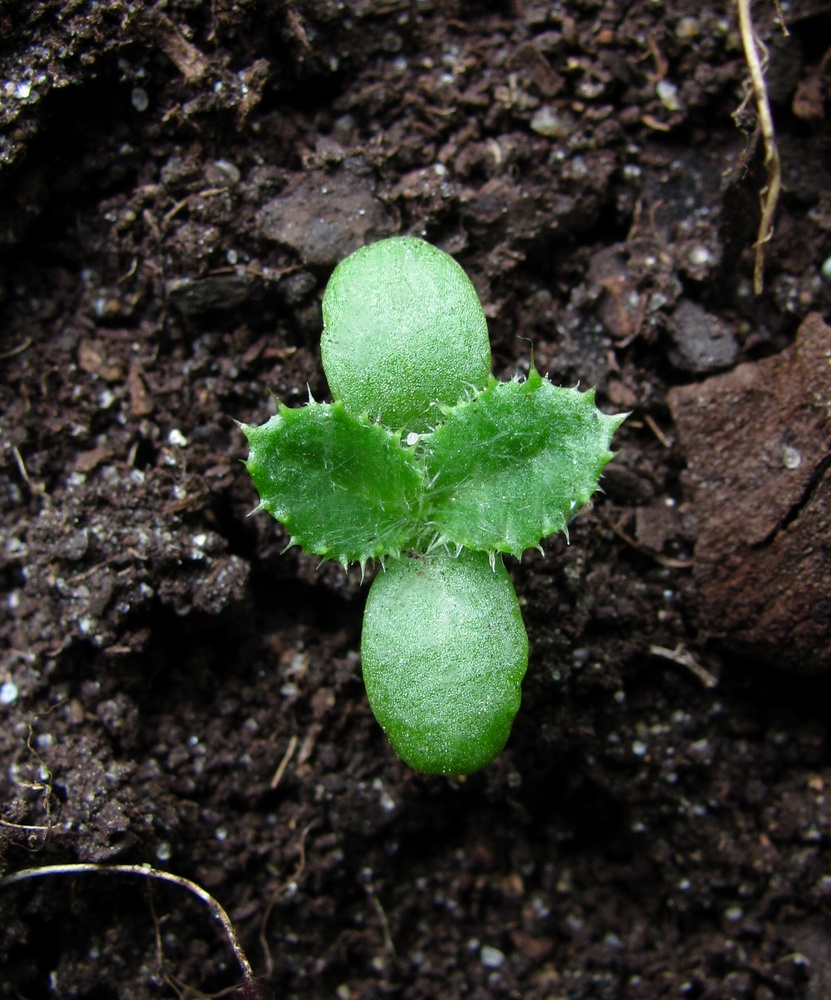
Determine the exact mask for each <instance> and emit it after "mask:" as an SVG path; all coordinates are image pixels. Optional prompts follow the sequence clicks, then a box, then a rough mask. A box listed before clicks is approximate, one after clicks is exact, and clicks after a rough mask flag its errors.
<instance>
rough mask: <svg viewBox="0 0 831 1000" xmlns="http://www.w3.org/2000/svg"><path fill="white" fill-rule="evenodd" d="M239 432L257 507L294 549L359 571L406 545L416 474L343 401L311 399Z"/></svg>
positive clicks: (387, 435) (393, 445) (384, 433)
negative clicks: (282, 530)
mask: <svg viewBox="0 0 831 1000" xmlns="http://www.w3.org/2000/svg"><path fill="white" fill-rule="evenodd" d="M242 429H243V431H244V433H245V435H246V437H247V438H248V441H249V444H250V446H251V451H250V454H249V457H248V462H247V463H246V468H247V469H248V471H249V472H250V473H251V476H252V478H253V479H254V484H255V485H256V487H257V491H258V492H259V494H260V501H261V506H262V507H264V508H265V509H266V510H267V511H268V512H269V514H271V515H272V516H273V517H275V518H277V520H278V521H281V522H282V523H283V524H284V525H285V526H286V528H287V529H288V531H289V533H290V534H291V536H292V543H293V544H297V545H300V546H302V547H303V549H305V550H306V551H307V552H313V553H315V554H317V555H320V556H325V557H326V558H329V559H337V560H339V561H340V562H342V563H344V564H347V563H349V562H351V561H353V560H356V561H358V562H360V563H361V565H362V566H363V565H365V564H366V561H367V560H368V559H372V558H375V557H378V556H384V555H389V554H392V553H397V552H399V551H400V550H401V549H402V548H403V547H405V546H407V545H409V544H411V539H412V536H413V534H414V526H415V525H416V523H417V517H418V514H419V501H420V497H421V494H422V472H421V470H420V469H419V467H418V466H417V465H416V463H415V462H414V460H413V458H412V456H411V453H410V452H409V451H406V450H405V449H404V448H402V447H401V445H400V443H399V441H398V438H397V437H396V436H395V435H394V434H392V433H391V432H390V431H389V430H387V429H386V428H385V427H382V426H380V425H379V424H374V423H371V422H370V421H369V420H368V419H367V418H366V417H365V416H364V417H356V416H353V415H351V414H349V413H347V412H346V410H345V409H344V407H343V404H342V403H333V404H331V405H330V404H327V403H315V402H311V403H309V404H308V405H307V406H304V407H302V408H301V409H296V410H292V409H289V408H288V407H286V406H283V405H281V406H280V409H279V412H278V414H277V415H276V416H274V417H272V418H271V420H269V421H268V422H267V423H265V424H262V425H261V426H259V427H251V426H246V425H243V426H242Z"/></svg>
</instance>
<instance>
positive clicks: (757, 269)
mask: <svg viewBox="0 0 831 1000" xmlns="http://www.w3.org/2000/svg"><path fill="white" fill-rule="evenodd" d="M736 7H737V9H738V13H739V33H740V34H741V39H742V47H743V48H744V57H745V60H746V61H747V68H748V70H749V71H750V84H751V87H752V88H753V98H754V100H755V102H756V117H757V119H758V121H759V130H760V131H761V133H762V142H763V144H764V147H765V169H766V170H767V175H768V182H767V185H766V186H765V187H763V188H762V190H761V191H760V192H759V200H760V202H761V210H762V214H761V218H760V219H759V231H758V233H757V235H756V244H755V251H756V252H755V257H754V262H753V291H754V293H755V294H756V295H761V294H762V290H763V288H764V282H765V244H766V243H767V242H768V241H769V240H770V238H771V236H773V216H774V214H775V212H776V204H777V202H778V201H779V193H780V191H781V189H782V167H781V164H780V162H779V149H778V147H777V145H776V135H775V133H774V128H773V116H772V115H771V112H770V101H769V100H768V92H767V86H766V84H765V74H764V70H763V69H762V62H761V60H760V59H759V51H760V50H761V51H762V53H763V55H764V54H765V48H764V45H763V43H762V42H761V40H760V39H759V38H757V37H756V34H755V32H754V31H753V21H752V20H751V17H750V0H736Z"/></svg>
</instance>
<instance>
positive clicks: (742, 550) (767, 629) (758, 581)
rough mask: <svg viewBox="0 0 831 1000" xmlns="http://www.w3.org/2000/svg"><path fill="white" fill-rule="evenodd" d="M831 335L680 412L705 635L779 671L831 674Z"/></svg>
mask: <svg viewBox="0 0 831 1000" xmlns="http://www.w3.org/2000/svg"><path fill="white" fill-rule="evenodd" d="M830 349H831V327H828V326H826V325H825V323H824V322H823V321H822V319H821V318H820V316H819V315H818V314H811V315H810V316H808V317H807V319H805V321H804V322H803V323H802V326H801V327H800V328H799V331H798V333H797V338H796V342H795V343H794V345H793V346H792V347H790V348H788V349H787V350H785V351H783V352H782V353H781V354H779V355H777V356H775V357H772V358H765V359H764V360H762V361H757V362H754V363H752V364H743V365H739V366H738V367H737V368H736V369H735V370H734V371H732V372H728V373H726V374H723V375H716V376H714V377H712V378H710V379H708V380H707V381H705V382H703V383H701V384H699V385H691V386H684V387H681V388H676V389H673V390H672V392H671V393H670V395H669V406H670V410H671V411H672V415H673V418H674V420H675V423H676V425H677V428H678V434H679V439H680V442H681V444H682V447H683V448H684V451H685V452H686V456H687V464H688V467H689V472H688V481H689V483H690V485H691V486H692V490H693V494H694V504H695V509H696V513H697V516H698V519H699V533H698V541H697V544H696V549H695V577H696V582H697V584H698V586H699V589H700V593H701V607H702V612H703V615H704V620H703V627H704V628H705V629H706V630H707V631H710V632H711V633H712V634H714V635H717V636H719V637H721V638H722V639H723V640H724V642H725V643H726V644H727V645H729V646H730V647H732V648H733V649H735V650H737V651H739V652H741V653H743V654H744V655H748V656H758V657H761V658H763V659H765V660H768V661H770V662H772V663H774V664H776V665H778V666H781V667H784V668H787V669H791V670H795V671H800V672H817V671H820V670H828V669H829V668H831V541H830V540H831V475H829V455H831V412H829V404H831V359H830V355H829V350H830Z"/></svg>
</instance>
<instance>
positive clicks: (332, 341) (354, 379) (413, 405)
mask: <svg viewBox="0 0 831 1000" xmlns="http://www.w3.org/2000/svg"><path fill="white" fill-rule="evenodd" d="M323 324H324V329H323V335H322V337H321V342H320V350H321V357H322V360H323V369H324V371H325V372H326V378H327V379H328V380H329V389H330V390H331V392H332V396H333V397H334V398H335V399H339V400H341V401H342V402H343V403H344V405H345V406H346V408H347V410H349V411H350V412H351V413H356V414H357V413H363V412H366V413H368V414H369V415H370V417H373V418H377V419H379V420H380V421H381V422H382V423H384V424H386V425H387V427H390V428H392V429H393V430H399V431H400V430H406V431H414V432H422V431H426V430H428V429H429V428H430V427H432V426H434V425H435V424H436V422H437V421H438V419H440V416H441V414H440V412H439V406H440V405H455V404H456V403H458V402H459V400H460V399H463V398H465V396H469V395H470V394H471V393H472V392H474V391H476V390H478V389H482V388H484V386H485V385H486V384H487V381H488V377H489V375H490V364H491V351H490V343H489V341H488V326H487V321H486V320H485V314H484V312H483V311H482V306H481V303H480V302H479V298H478V296H477V295H476V290H475V289H474V287H473V285H472V284H471V282H470V279H469V278H468V277H467V275H466V274H465V272H464V271H463V270H462V268H461V267H460V266H459V265H458V264H457V263H456V261H455V260H453V258H452V257H450V256H448V255H447V254H446V253H444V252H443V251H441V250H439V249H438V248H437V247H434V246H431V245H430V244H429V243H425V242H424V241H423V240H418V239H413V238H411V237H407V236H402V237H393V238H392V239H388V240H381V241H380V242H378V243H372V244H370V245H369V246H366V247H362V248H361V249H360V250H357V251H355V253H353V254H351V255H350V256H349V257H347V258H346V259H345V260H343V261H341V262H340V264H338V266H337V267H336V268H335V270H334V273H333V274H332V277H331V278H330V280H329V283H328V285H327V286H326V292H325V293H324V296H323Z"/></svg>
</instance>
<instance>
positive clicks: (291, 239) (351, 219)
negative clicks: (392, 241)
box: [257, 163, 398, 267]
mask: <svg viewBox="0 0 831 1000" xmlns="http://www.w3.org/2000/svg"><path fill="white" fill-rule="evenodd" d="M257 225H258V228H259V231H260V235H261V236H263V237H264V238H265V239H267V240H272V241H274V242H275V243H279V244H281V245H282V246H287V247H290V248H291V249H292V250H294V251H295V253H297V255H298V256H299V257H300V259H301V261H302V262H303V263H304V264H306V265H308V266H310V267H315V266H316V267H333V266H334V265H335V264H337V263H338V261H340V260H342V259H343V258H344V257H346V256H347V255H348V254H350V253H352V251H353V250H357V249H358V247H361V246H364V244H366V243H373V242H374V241H375V240H379V239H381V238H383V237H385V236H393V235H395V233H396V232H397V229H398V227H397V224H396V221H395V219H394V218H393V217H392V215H391V214H390V213H389V212H388V211H387V208H386V206H385V205H384V203H383V202H382V201H380V199H378V198H377V197H376V196H375V182H374V180H373V178H372V176H371V175H370V174H369V173H367V172H364V171H360V170H357V169H355V168H354V166H352V165H350V164H349V163H345V164H344V165H343V166H342V167H339V168H338V169H337V170H335V171H327V170H315V171H314V172H312V173H310V174H305V175H303V176H302V177H301V178H300V180H299V181H298V182H297V183H296V184H295V185H294V186H293V187H290V189H289V190H288V192H283V193H282V194H280V195H279V196H278V197H276V198H272V200H271V201H269V202H267V203H266V204H265V205H263V207H262V208H261V209H260V211H259V212H258V214H257Z"/></svg>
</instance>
